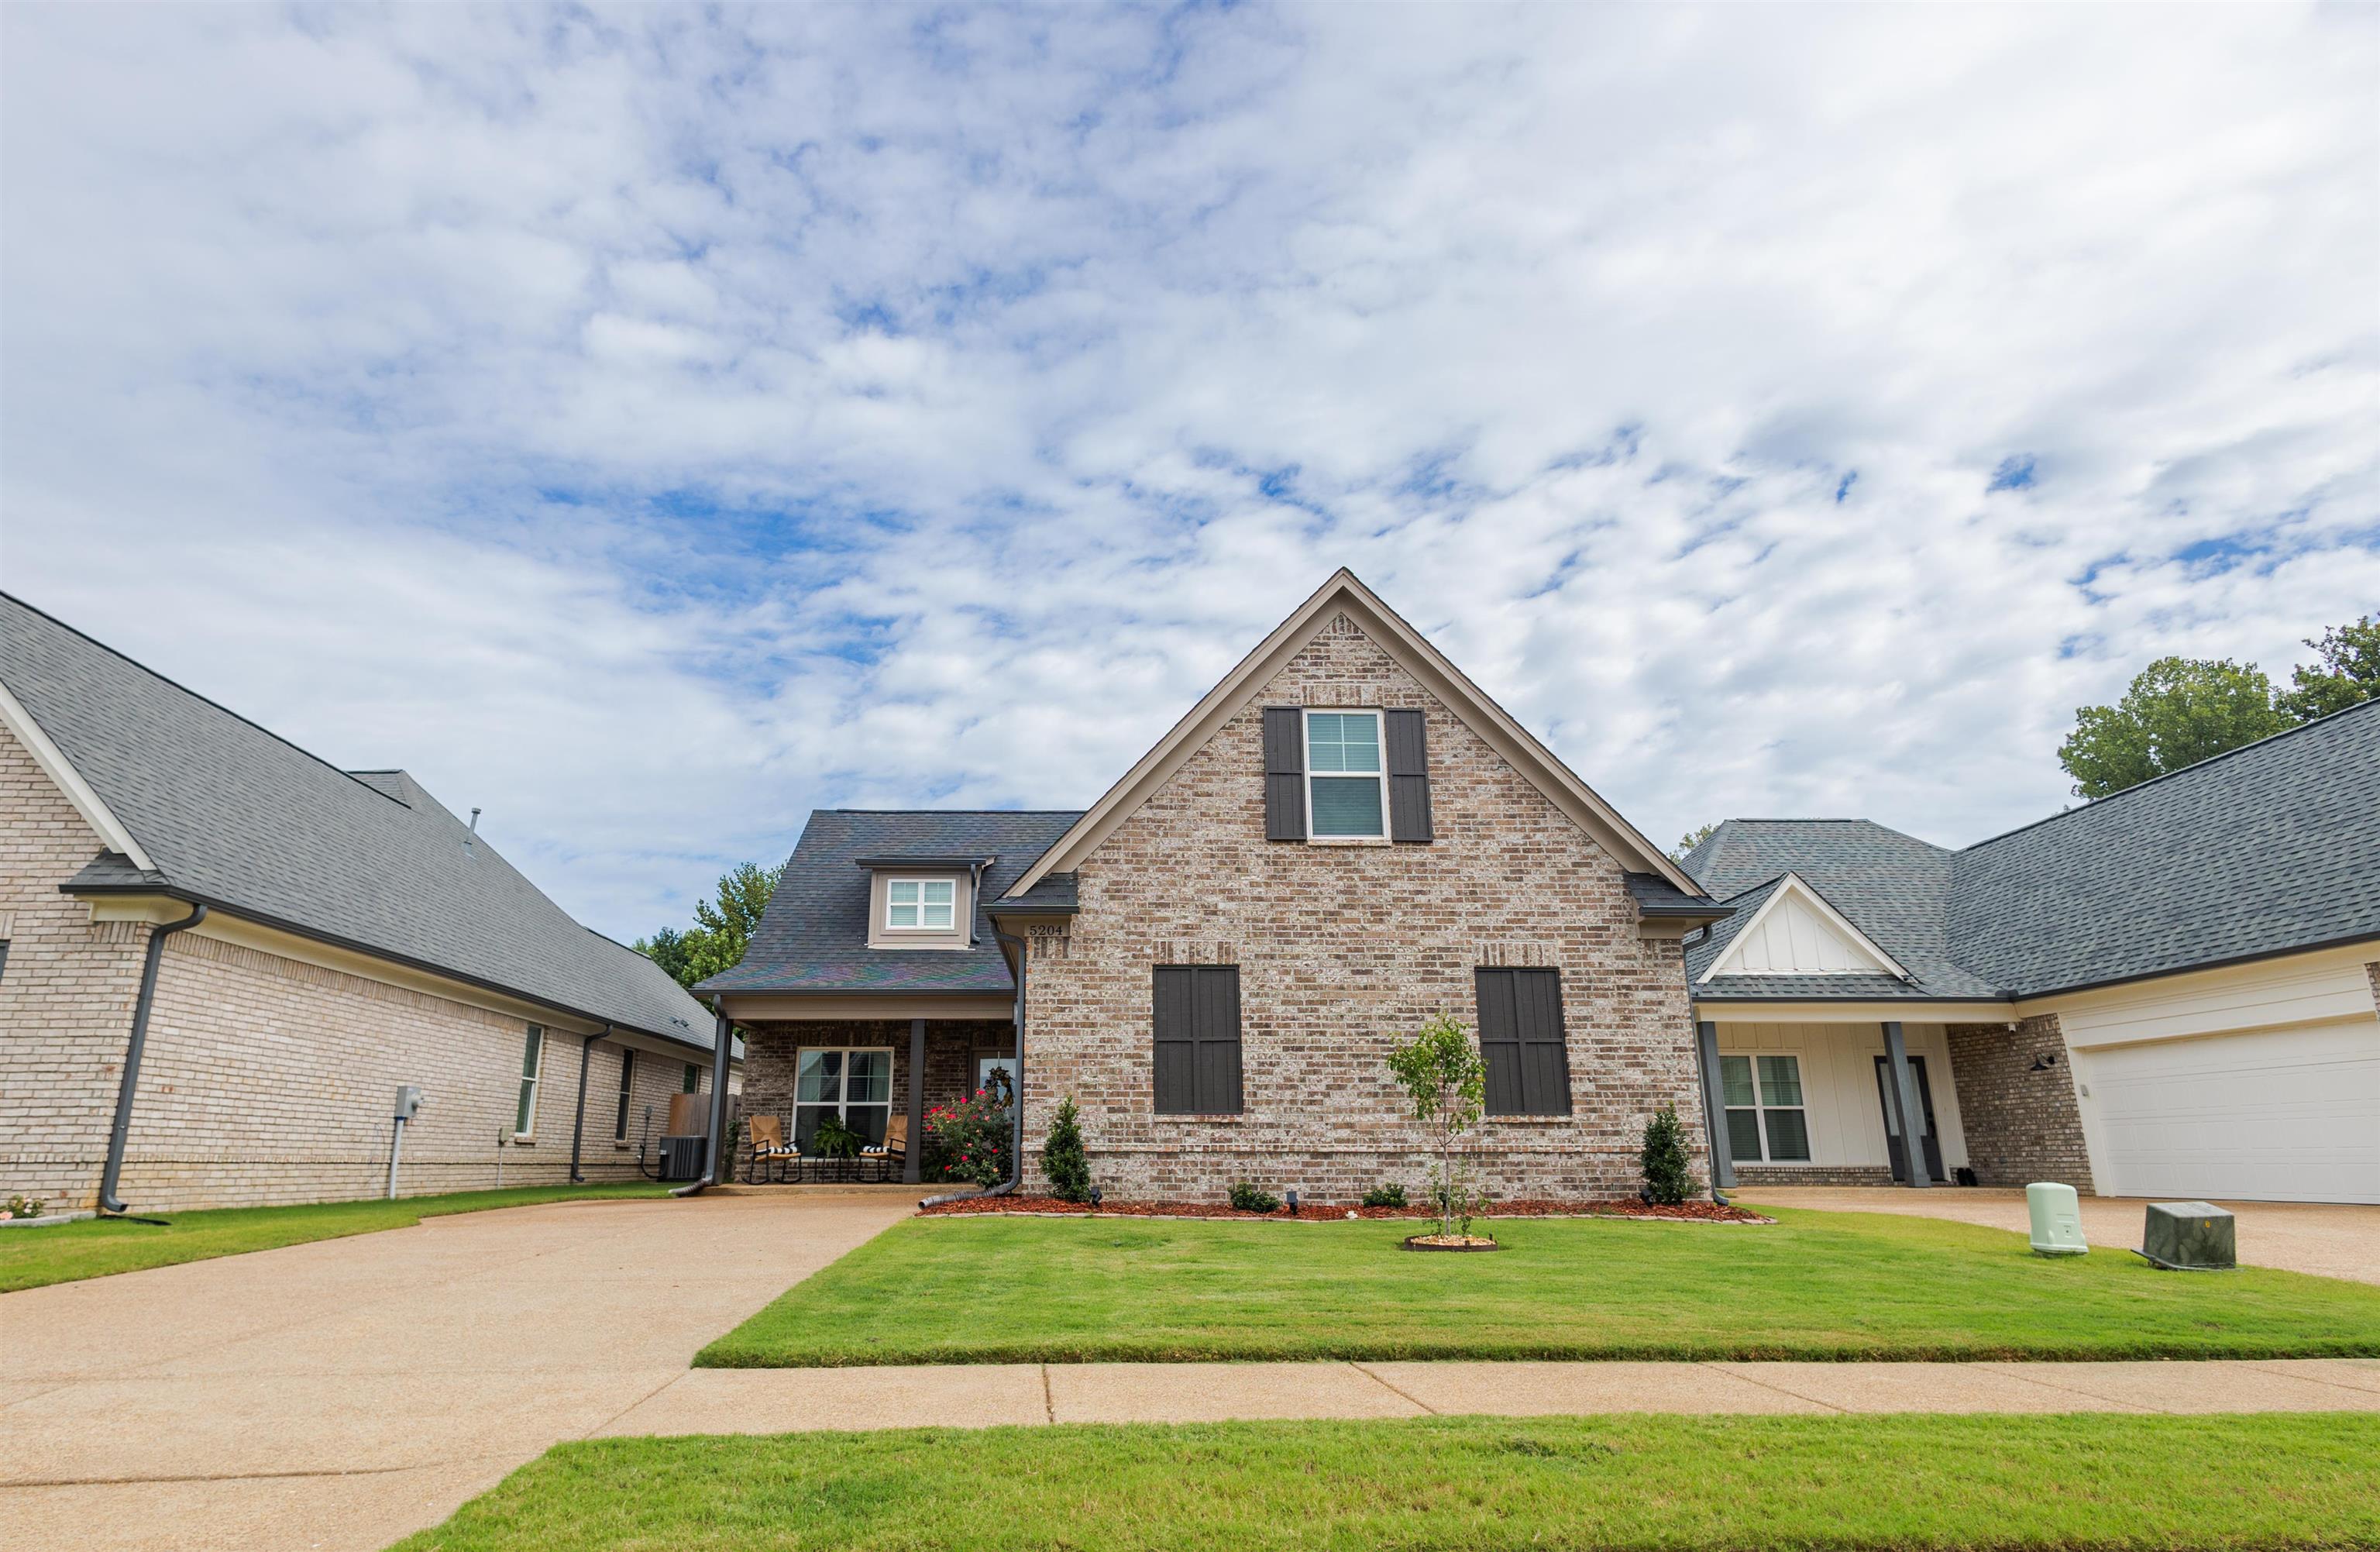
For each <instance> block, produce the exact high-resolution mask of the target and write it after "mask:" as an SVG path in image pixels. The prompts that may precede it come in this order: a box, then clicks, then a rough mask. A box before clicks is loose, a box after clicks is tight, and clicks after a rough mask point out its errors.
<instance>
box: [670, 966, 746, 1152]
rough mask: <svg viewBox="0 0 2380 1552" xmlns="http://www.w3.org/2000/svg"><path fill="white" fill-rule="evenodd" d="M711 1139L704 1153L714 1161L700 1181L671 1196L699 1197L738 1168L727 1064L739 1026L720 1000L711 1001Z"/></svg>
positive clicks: (713, 999)
mask: <svg viewBox="0 0 2380 1552" xmlns="http://www.w3.org/2000/svg"><path fill="white" fill-rule="evenodd" d="M710 1041H711V1050H710V1146H709V1147H707V1148H706V1149H705V1150H704V1151H705V1152H706V1153H708V1154H709V1155H710V1166H709V1168H707V1169H705V1170H703V1172H702V1178H701V1179H700V1180H698V1181H696V1182H694V1183H693V1184H692V1185H682V1186H680V1187H678V1188H677V1189H676V1190H675V1191H673V1192H671V1193H670V1194H671V1195H673V1196H698V1195H700V1194H702V1193H703V1192H704V1191H706V1190H707V1189H709V1188H710V1187H711V1186H714V1185H721V1184H723V1183H725V1182H726V1181H727V1179H728V1172H729V1171H730V1170H733V1169H734V1168H735V1164H734V1161H733V1160H731V1159H730V1158H728V1157H727V1065H728V1053H729V1052H730V1051H732V1050H733V1049H735V1025H732V1024H730V1023H728V1022H727V1014H726V1013H725V1012H722V1010H721V1008H720V1005H719V999H718V998H717V997H713V998H712V999H711V1000H710Z"/></svg>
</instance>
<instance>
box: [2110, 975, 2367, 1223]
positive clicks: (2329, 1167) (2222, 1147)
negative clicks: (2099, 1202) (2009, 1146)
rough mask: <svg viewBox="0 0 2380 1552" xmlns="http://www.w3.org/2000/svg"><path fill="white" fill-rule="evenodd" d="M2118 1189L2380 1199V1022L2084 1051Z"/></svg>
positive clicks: (2113, 1188) (2256, 1197)
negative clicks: (2087, 1054) (2087, 1053)
mask: <svg viewBox="0 0 2380 1552" xmlns="http://www.w3.org/2000/svg"><path fill="white" fill-rule="evenodd" d="M2083 1067H2084V1068H2085V1069H2087V1071H2078V1073H2077V1074H2076V1075H2077V1076H2078V1077H2080V1078H2082V1079H2083V1082H2084V1083H2086V1084H2088V1085H2090V1088H2091V1095H2092V1103H2093V1105H2094V1108H2095V1109H2096V1111H2097V1113H2098V1119H2099V1126H2100V1136H2101V1138H2102V1139H2103V1140H2104V1145H2105V1147H2106V1151H2107V1161H2108V1163H2109V1164H2110V1165H2111V1166H2112V1168H2111V1169H2110V1170H2108V1173H2110V1174H2111V1175H2112V1176H2113V1177H2114V1178H2113V1179H2112V1180H2111V1181H2101V1182H2098V1186H2099V1190H2100V1191H2101V1193H2103V1194H2107V1195H2114V1196H2190V1197H2225V1196H2231V1197H2244V1198H2247V1199H2249V1200H2252V1201H2267V1202H2286V1201H2301V1202H2380V1020H2371V1019H2366V1020H2363V1021H2362V1022H2360V1023H2356V1024H2350V1025H2325V1026H2321V1027H2317V1028H2313V1029H2289V1030H2273V1031H2268V1032H2265V1033H2262V1034H2254V1035H2221V1036H2214V1037H2208V1038H2205V1039H2197V1040H2171V1041H2162V1042H2159V1043H2157V1044H2155V1045H2146V1046H2127V1047H2122V1048H2119V1049H2113V1050H2100V1051H2093V1052H2091V1053H2089V1056H2088V1058H2087V1060H2086V1061H2085V1062H2084V1063H2083Z"/></svg>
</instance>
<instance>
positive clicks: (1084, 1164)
mask: <svg viewBox="0 0 2380 1552" xmlns="http://www.w3.org/2000/svg"><path fill="white" fill-rule="evenodd" d="M1041 1172H1042V1173H1043V1174H1045V1175H1047V1176H1049V1177H1050V1194H1051V1195H1053V1196H1055V1197H1057V1198H1058V1200H1060V1201H1062V1202H1087V1201H1089V1200H1090V1199H1091V1160H1090V1156H1089V1155H1088V1154H1087V1153H1085V1152H1084V1151H1083V1127H1082V1122H1081V1121H1080V1119H1079V1118H1078V1117H1077V1116H1076V1115H1075V1097H1074V1096H1073V1095H1071V1094H1069V1095H1068V1096H1066V1097H1065V1098H1064V1100H1062V1102H1061V1103H1060V1104H1059V1106H1058V1115H1057V1119H1055V1120H1054V1121H1052V1122H1050V1140H1049V1141H1048V1142H1046V1143H1044V1144H1043V1145H1042V1146H1041Z"/></svg>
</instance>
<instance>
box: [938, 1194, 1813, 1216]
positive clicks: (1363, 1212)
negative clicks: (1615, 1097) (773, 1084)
mask: <svg viewBox="0 0 2380 1552" xmlns="http://www.w3.org/2000/svg"><path fill="white" fill-rule="evenodd" d="M919 1210H920V1211H921V1212H922V1213H924V1215H925V1216H927V1217H929V1218H940V1217H944V1216H947V1215H951V1214H958V1213H1008V1214H1023V1215H1026V1216H1030V1217H1064V1218H1072V1217H1077V1216H1087V1215H1088V1214H1089V1213H1090V1211H1091V1208H1090V1206H1089V1205H1088V1204H1087V1203H1083V1202H1062V1201H1060V1200H1058V1198H1057V1197H1055V1196H970V1197H967V1198H966V1199H965V1200H964V1201H958V1202H944V1203H942V1204H941V1205H940V1206H931V1207H925V1208H921V1209H919ZM1099 1212H1100V1213H1101V1214H1102V1215H1103V1216H1105V1217H1108V1218H1206V1219H1245V1218H1267V1219H1285V1218H1288V1217H1289V1216H1290V1211H1289V1209H1288V1208H1287V1207H1281V1208H1280V1209H1279V1210H1278V1211H1275V1212H1269V1213H1250V1212H1234V1211H1233V1210H1232V1209H1231V1208H1229V1207H1224V1206H1216V1205H1215V1204H1213V1203H1211V1202H1106V1203H1102V1204H1101V1205H1100V1206H1099ZM1296 1216H1297V1217H1298V1218H1299V1219H1301V1220H1304V1221H1309V1222H1322V1221H1325V1220H1327V1219H1339V1220H1341V1221H1342V1222H1343V1221H1345V1220H1346V1219H1350V1218H1403V1219H1434V1218H1436V1217H1437V1216H1438V1215H1437V1214H1436V1213H1434V1212H1432V1211H1430V1210H1429V1209H1428V1208H1427V1207H1363V1206H1354V1205H1353V1204H1352V1203H1346V1202H1305V1203H1302V1204H1300V1206H1299V1210H1298V1212H1297V1215H1296ZM1480 1216H1481V1217H1482V1218H1661V1219H1676V1220H1680V1221H1683V1222H1690V1223H1774V1222H1776V1221H1777V1220H1776V1219H1773V1218H1763V1217H1761V1216H1760V1214H1758V1213H1755V1212H1747V1211H1745V1210H1744V1209H1743V1208H1742V1207H1722V1206H1719V1205H1718V1203H1716V1202H1681V1203H1679V1204H1678V1205H1677V1206H1655V1205H1653V1204H1650V1203H1646V1202H1640V1201H1637V1200H1636V1199H1635V1198H1633V1197H1629V1196H1621V1197H1615V1198H1610V1199H1608V1200H1603V1201H1585V1202H1560V1201H1552V1200H1546V1199H1539V1198H1536V1197H1525V1198H1521V1199H1517V1200H1514V1201H1510V1202H1499V1203H1497V1204H1496V1205H1495V1206H1494V1207H1493V1208H1492V1209H1490V1210H1489V1211H1488V1212H1485V1213H1482V1214H1481V1215H1480Z"/></svg>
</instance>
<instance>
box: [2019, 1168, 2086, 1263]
mask: <svg viewBox="0 0 2380 1552" xmlns="http://www.w3.org/2000/svg"><path fill="white" fill-rule="evenodd" d="M2024 1208H2025V1211H2026V1212H2027V1213H2028V1214H2029V1215H2031V1217H2032V1219H2033V1253H2034V1255H2089V1254H2090V1251H2091V1245H2090V1242H2089V1241H2087V1240H2085V1239H2083V1207H2082V1205H2081V1204H2080V1203H2079V1202H2077V1201H2076V1200H2075V1198H2074V1188H2073V1187H2072V1186H2070V1185H2060V1184H2058V1182H2056V1181H2035V1182H2034V1183H2033V1184H2031V1185H2028V1186H2026V1187H2025V1188H2024Z"/></svg>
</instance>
